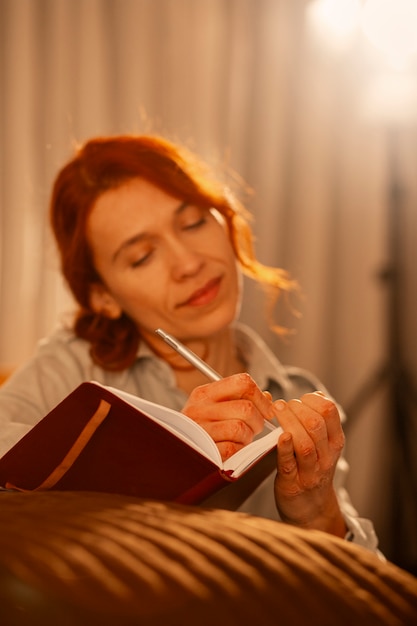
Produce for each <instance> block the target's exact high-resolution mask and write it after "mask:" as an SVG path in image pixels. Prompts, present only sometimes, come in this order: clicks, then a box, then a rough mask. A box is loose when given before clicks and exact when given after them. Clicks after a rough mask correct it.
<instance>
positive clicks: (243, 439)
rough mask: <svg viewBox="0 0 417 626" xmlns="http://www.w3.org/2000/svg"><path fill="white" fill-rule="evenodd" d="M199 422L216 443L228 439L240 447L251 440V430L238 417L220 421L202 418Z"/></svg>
mask: <svg viewBox="0 0 417 626" xmlns="http://www.w3.org/2000/svg"><path fill="white" fill-rule="evenodd" d="M199 424H200V426H202V427H203V428H204V430H206V431H207V432H208V434H209V435H210V437H211V438H212V439H214V441H215V442H216V443H217V444H218V443H220V442H225V441H229V442H231V443H233V444H238V445H240V446H241V447H242V446H246V445H247V444H248V443H251V441H253V437H254V434H253V430H252V429H251V428H250V427H249V426H248V424H246V423H245V422H243V421H242V420H240V419H229V420H221V421H206V420H204V421H200V422H199Z"/></svg>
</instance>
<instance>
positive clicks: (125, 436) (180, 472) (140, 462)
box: [0, 382, 272, 504]
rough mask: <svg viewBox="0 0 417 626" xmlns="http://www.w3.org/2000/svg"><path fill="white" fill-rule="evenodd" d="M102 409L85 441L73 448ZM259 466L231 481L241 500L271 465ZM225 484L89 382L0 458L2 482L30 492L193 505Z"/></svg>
mask: <svg viewBox="0 0 417 626" xmlns="http://www.w3.org/2000/svg"><path fill="white" fill-rule="evenodd" d="M100 412H101V413H102V415H101V417H100V416H99V418H98V419H99V425H98V426H96V427H94V428H95V429H93V431H92V432H90V434H89V435H88V433H87V437H88V436H90V439H89V440H88V442H87V443H86V444H85V441H84V444H83V445H84V447H83V448H82V449H81V451H79V452H77V451H74V449H73V448H74V447H76V445H77V444H76V442H77V440H79V438H80V433H84V435H85V433H86V431H88V429H89V428H90V430H91V423H92V421H91V420H92V418H93V416H97V415H99V414H100ZM84 435H83V437H84ZM84 439H85V437H84ZM71 449H73V451H72V453H71ZM71 454H72V458H71V459H69V456H71ZM268 456H270V455H268ZM63 460H64V461H65V463H66V464H67V466H68V469H63ZM257 465H259V467H257V469H256V471H253V472H252V470H250V471H249V472H247V473H246V474H245V475H244V476H242V477H241V478H239V480H238V481H235V482H239V483H242V484H241V488H240V489H239V492H240V495H239V497H238V499H239V500H241V501H242V500H243V499H244V498H245V497H246V496H247V495H248V492H249V493H250V491H251V490H253V488H254V486H256V484H258V483H259V482H260V481H261V480H262V479H263V478H264V477H265V476H266V475H267V473H269V472H270V471H271V470H272V467H271V463H268V464H265V463H260V464H259V463H257ZM57 468H58V476H59V479H58V480H56V478H57ZM59 468H60V469H59ZM261 468H263V469H261ZM251 473H252V476H251V477H250V478H249V479H248V478H246V479H245V476H246V475H248V474H251ZM52 476H55V478H54V480H52V484H51V478H52ZM253 482H255V483H256V484H255V485H253ZM228 484H231V483H230V477H229V476H228V475H227V474H226V473H224V472H223V471H222V470H221V469H219V468H218V467H217V466H216V464H215V463H213V462H212V461H210V460H209V459H207V458H206V457H205V456H204V455H201V454H200V453H199V452H198V451H196V450H194V449H193V448H192V447H190V446H189V445H187V444H186V443H185V442H183V441H182V440H181V439H178V438H177V437H176V436H175V435H173V434H172V433H171V432H169V431H168V430H166V429H165V428H164V427H163V426H161V425H160V424H158V423H157V422H154V421H153V420H152V419H150V418H149V417H148V416H146V415H144V414H143V413H142V412H141V411H140V409H138V408H137V407H134V406H131V405H130V404H129V403H128V402H125V401H124V400H123V399H121V398H120V397H118V396H117V395H115V394H114V393H112V392H111V391H110V390H108V389H107V388H105V387H102V386H101V385H98V384H95V383H91V382H85V383H82V384H81V385H80V386H79V387H77V388H76V389H75V390H74V391H73V392H72V393H71V394H69V395H68V396H67V397H66V398H65V399H64V400H63V401H62V402H61V403H60V404H58V405H57V406H56V407H55V408H54V409H53V410H52V411H50V413H48V414H47V415H46V416H45V417H44V418H43V419H42V420H41V421H40V422H39V423H38V424H36V425H35V426H34V427H33V428H32V429H31V430H30V431H29V432H28V433H27V434H26V435H25V436H24V437H23V438H22V439H21V440H20V441H18V442H17V444H15V446H13V448H11V449H10V450H9V451H8V452H7V453H6V454H5V455H4V456H3V457H2V458H1V459H0V486H2V487H5V488H17V489H19V490H28V491H32V490H36V489H54V490H61V491H62V490H64V491H80V490H81V491H102V492H107V493H118V494H125V495H130V496H137V497H140V498H151V499H157V500H171V501H176V502H180V503H184V504H198V503H201V502H202V501H203V500H204V499H205V498H207V497H209V496H210V495H211V494H214V493H215V492H217V491H218V490H219V489H221V488H222V487H224V486H225V485H228ZM231 495H232V494H231ZM235 497H236V494H235ZM271 497H272V495H271ZM233 499H234V498H233V497H232V498H231V500H233ZM237 504H238V503H237Z"/></svg>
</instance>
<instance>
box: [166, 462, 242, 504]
mask: <svg viewBox="0 0 417 626" xmlns="http://www.w3.org/2000/svg"><path fill="white" fill-rule="evenodd" d="M235 480H236V479H235V478H232V472H224V471H223V470H220V469H217V470H216V471H214V472H212V473H210V474H209V475H208V476H206V477H205V478H203V480H200V482H198V483H197V484H196V485H193V486H192V487H191V488H190V489H188V490H187V491H184V492H183V493H182V494H180V495H179V496H178V497H177V498H175V502H178V504H200V502H202V501H203V500H205V499H206V498H208V497H209V496H211V495H212V494H214V493H216V491H219V489H222V488H223V487H225V486H226V485H228V484H230V483H231V482H234V481H235Z"/></svg>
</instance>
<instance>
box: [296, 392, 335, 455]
mask: <svg viewBox="0 0 417 626" xmlns="http://www.w3.org/2000/svg"><path fill="white" fill-rule="evenodd" d="M301 402H302V403H303V404H305V405H307V406H309V407H310V408H312V409H313V410H314V411H316V412H317V413H319V414H320V415H321V416H322V418H323V421H324V423H325V425H326V429H327V438H328V441H329V444H330V445H332V446H335V447H336V448H340V446H342V447H343V445H344V433H343V427H342V421H341V419H340V414H339V411H338V408H337V405H336V403H335V402H334V401H333V400H331V399H330V398H327V397H326V396H325V395H324V394H322V393H321V392H314V393H307V394H305V395H303V396H302V398H301Z"/></svg>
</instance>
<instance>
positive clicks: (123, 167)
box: [50, 135, 296, 370]
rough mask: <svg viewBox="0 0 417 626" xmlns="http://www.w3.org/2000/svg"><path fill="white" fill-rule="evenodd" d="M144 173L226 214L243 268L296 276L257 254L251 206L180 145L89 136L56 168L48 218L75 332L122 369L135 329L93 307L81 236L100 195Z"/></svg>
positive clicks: (267, 276) (98, 357) (274, 277)
mask: <svg viewBox="0 0 417 626" xmlns="http://www.w3.org/2000/svg"><path fill="white" fill-rule="evenodd" d="M136 177H141V178H145V179H147V180H148V181H150V182H151V183H153V184H155V185H157V186H158V187H160V188H161V189H163V190H164V191H165V192H167V193H169V194H170V195H174V196H176V197H178V198H180V199H181V200H185V201H188V202H190V203H192V204H196V205H198V206H203V207H207V208H210V207H215V208H216V209H217V210H218V211H219V212H220V213H221V214H222V215H223V217H224V219H225V221H226V224H227V227H228V232H229V236H230V241H231V243H232V246H233V249H234V251H235V254H236V258H237V260H238V262H239V264H240V266H241V268H242V270H243V272H244V273H245V274H247V275H248V276H250V277H252V278H254V279H256V280H258V281H260V282H262V283H264V284H265V285H266V286H271V287H273V288H274V291H275V292H276V294H278V291H279V290H287V291H289V290H291V289H293V288H294V287H295V286H296V284H295V283H294V281H291V280H290V279H289V277H288V275H287V273H286V272H285V271H284V270H281V269H278V268H270V267H267V266H265V265H263V264H261V263H260V262H259V261H257V259H256V257H255V254H254V250H253V243H252V232H251V229H250V227H249V224H248V218H249V214H248V213H247V211H246V210H245V208H244V207H243V205H242V204H241V203H240V202H239V201H238V200H237V198H236V197H235V196H234V195H233V194H232V193H231V192H230V190H229V189H228V188H227V187H226V186H225V185H224V184H222V183H221V182H220V181H218V180H217V179H216V178H214V177H213V176H212V175H211V173H210V172H209V170H208V168H207V167H206V166H205V165H204V164H202V163H201V161H199V160H198V158H197V157H196V156H195V155H193V154H192V153H190V152H189V151H188V150H186V149H185V148H183V147H181V146H178V145H176V144H173V143H171V142H169V141H167V140H165V139H162V138H161V137H156V136H134V135H132V136H130V135H126V136H115V137H102V138H101V137H100V138H95V139H91V140H90V141H87V142H86V143H85V144H84V145H83V146H81V147H80V148H79V149H78V150H77V151H76V154H75V155H74V157H73V158H72V159H71V160H70V161H69V162H68V163H67V164H66V165H65V166H64V167H63V168H62V169H61V171H60V172H59V173H58V175H57V177H56V180H55V183H54V186H53V191H52V198H51V208H50V219H51V225H52V229H53V232H54V235H55V239H56V242H57V245H58V249H59V253H60V259H61V269H62V273H63V275H64V277H65V279H66V281H67V283H68V285H69V287H70V289H71V291H72V293H73V295H74V296H75V298H76V300H77V302H78V304H79V305H80V308H79V311H78V313H77V316H76V319H75V322H74V331H75V333H76V334H77V336H79V337H82V338H83V339H86V340H87V341H89V342H90V344H91V356H92V358H93V360H94V362H96V363H97V364H99V365H100V366H101V367H103V368H104V369H107V370H122V369H125V368H127V367H129V366H130V365H131V364H132V363H133V362H134V360H135V358H136V354H137V349H138V346H139V342H140V333H139V329H138V328H137V326H136V325H135V324H134V322H133V321H132V320H131V319H130V318H129V317H127V316H126V315H124V314H123V315H122V316H121V317H120V318H119V319H117V320H112V319H108V318H106V317H104V316H102V315H98V314H97V313H95V312H94V311H93V310H92V309H91V306H90V288H91V285H92V284H93V283H97V282H100V277H99V275H98V273H97V271H96V269H95V267H94V263H93V259H92V254H91V250H90V248H89V245H88V241H87V236H86V224H87V219H88V216H89V213H90V211H91V209H92V207H93V205H94V203H95V201H96V200H97V199H98V197H99V196H100V195H101V194H102V193H104V192H105V191H107V190H109V189H114V188H117V187H118V186H120V185H122V184H123V183H124V182H126V181H128V180H131V179H132V178H136Z"/></svg>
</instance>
